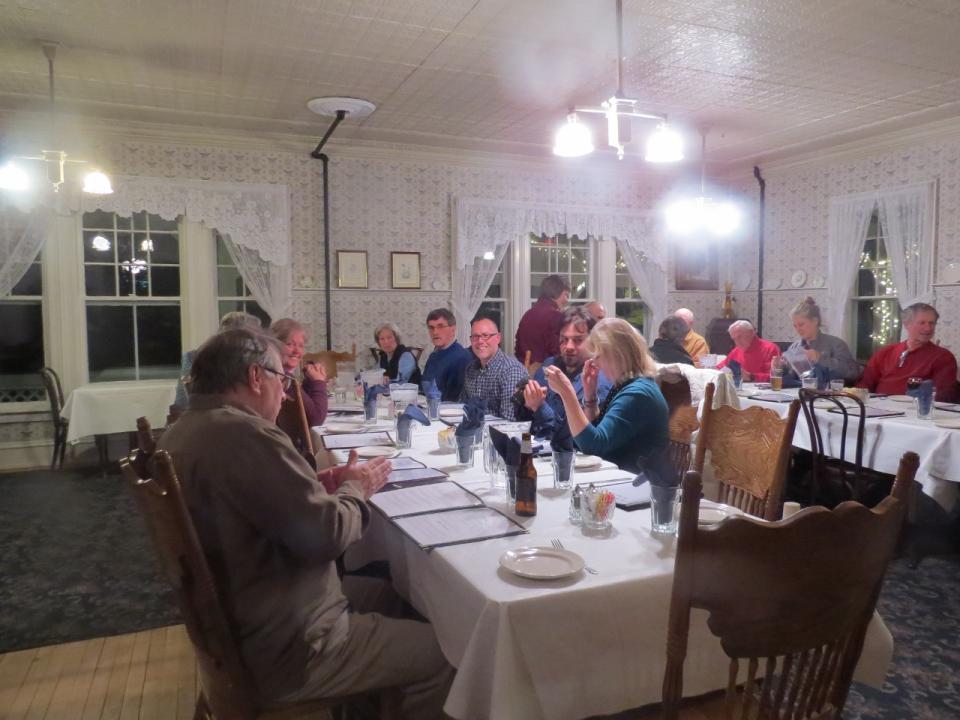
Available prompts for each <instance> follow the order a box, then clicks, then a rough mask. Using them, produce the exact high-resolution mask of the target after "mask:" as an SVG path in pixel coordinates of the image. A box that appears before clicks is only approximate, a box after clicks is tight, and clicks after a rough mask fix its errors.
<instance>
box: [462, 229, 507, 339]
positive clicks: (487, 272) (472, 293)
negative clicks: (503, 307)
mask: <svg viewBox="0 0 960 720" xmlns="http://www.w3.org/2000/svg"><path fill="white" fill-rule="evenodd" d="M507 247H508V245H498V246H497V249H496V250H494V251H493V260H484V259H483V258H482V257H478V258H474V260H473V262H472V263H471V264H470V265H468V266H467V267H465V268H460V269H459V270H456V271H454V273H453V292H452V293H451V303H452V304H453V314H454V316H455V317H456V318H457V336H458V339H459V340H460V343H461V344H463V345H464V347H466V346H467V345H468V344H469V336H470V325H469V323H470V321H471V320H472V319H473V316H474V315H476V314H477V310H479V309H480V305H481V304H482V303H483V299H484V297H486V294H487V290H489V289H490V283H492V282H493V278H494V276H495V275H496V274H497V270H498V269H499V268H500V263H501V262H503V256H504V255H506V254H507ZM500 329H501V330H503V328H500Z"/></svg>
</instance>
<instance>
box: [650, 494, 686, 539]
mask: <svg viewBox="0 0 960 720" xmlns="http://www.w3.org/2000/svg"><path fill="white" fill-rule="evenodd" d="M679 520H680V488H679V487H677V486H676V485H653V484H651V485H650V529H651V530H652V531H653V532H655V533H659V534H661V535H676V534H677V522H678V521H679Z"/></svg>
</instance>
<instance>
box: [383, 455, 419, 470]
mask: <svg viewBox="0 0 960 720" xmlns="http://www.w3.org/2000/svg"><path fill="white" fill-rule="evenodd" d="M390 464H391V465H392V466H393V469H394V470H412V469H414V468H425V467H426V465H424V464H423V463H422V462H420V461H419V460H414V459H413V458H412V457H407V456H406V455H398V456H397V457H395V458H393V459H392V460H391V461H390Z"/></svg>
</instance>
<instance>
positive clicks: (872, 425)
mask: <svg viewBox="0 0 960 720" xmlns="http://www.w3.org/2000/svg"><path fill="white" fill-rule="evenodd" d="M779 394H781V395H782V396H783V400H782V401H780V402H776V401H769V400H764V399H762V398H765V397H769V396H770V395H771V391H770V390H769V387H768V386H767V385H765V384H762V383H759V384H754V383H743V384H742V385H741V387H740V389H739V391H738V396H739V401H740V405H741V407H751V406H756V407H764V408H768V409H770V410H773V411H774V412H776V413H778V414H779V415H780V416H781V417H785V416H786V414H787V411H788V409H789V407H790V401H792V400H795V399H797V397H798V396H799V390H798V389H796V388H789V389H783V390H781V391H780V392H779ZM866 404H867V406H868V407H872V408H876V409H877V410H880V411H885V412H889V413H894V414H892V415H889V416H885V417H869V416H868V417H867V419H866V422H865V424H864V439H863V464H864V466H865V467H867V468H870V469H872V470H876V471H878V472H882V473H888V474H891V475H893V474H896V472H897V467H898V466H899V463H900V458H901V457H902V456H903V454H904V453H905V452H907V451H908V450H910V451H913V452H915V453H917V455H919V456H920V467H919V469H918V470H917V475H916V481H917V482H918V483H919V484H920V486H921V488H922V489H923V492H924V494H926V495H928V496H929V497H931V498H932V499H933V500H935V501H936V502H937V504H939V505H940V506H941V507H942V508H943V509H944V510H946V511H948V512H949V511H951V510H952V509H953V508H954V507H955V505H956V504H957V502H958V500H960V405H954V404H952V403H935V404H934V409H933V413H932V415H931V417H930V418H928V419H921V418H918V417H917V412H916V409H915V407H914V404H913V399H912V398H908V397H906V396H885V395H875V394H874V395H871V396H870V397H869V398H868V399H867V402H866ZM947 408H950V409H947ZM816 413H817V419H818V423H819V424H820V427H821V432H822V433H823V440H824V443H825V445H826V446H828V447H829V448H830V454H831V455H832V456H834V457H839V455H840V443H841V440H842V438H843V433H842V422H843V415H842V414H840V413H835V412H830V411H829V410H828V409H827V408H822V409H817V410H816ZM856 433H857V423H856V422H851V423H850V424H849V426H848V428H847V447H848V448H849V447H856V440H857V436H856ZM793 446H794V447H795V448H799V449H801V450H810V449H811V448H812V444H811V442H810V431H809V428H808V427H807V423H806V421H805V420H804V418H803V416H802V415H801V417H800V418H799V420H798V421H797V427H796V430H795V431H794V434H793ZM847 452H848V456H849V452H850V451H849V450H848V451H847Z"/></svg>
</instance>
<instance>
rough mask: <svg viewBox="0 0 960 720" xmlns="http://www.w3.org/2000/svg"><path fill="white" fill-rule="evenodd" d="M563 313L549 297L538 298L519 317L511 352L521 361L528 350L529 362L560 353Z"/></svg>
mask: <svg viewBox="0 0 960 720" xmlns="http://www.w3.org/2000/svg"><path fill="white" fill-rule="evenodd" d="M562 321H563V313H562V312H561V311H560V308H558V307H557V304H556V303H555V302H554V301H553V300H551V299H550V298H540V299H539V300H537V301H536V302H535V303H534V304H533V307H531V308H530V309H529V310H527V311H526V312H525V313H524V314H523V317H522V318H520V324H519V325H518V326H517V339H516V342H515V343H514V346H513V352H514V354H515V355H516V356H517V360H519V361H520V362H523V361H524V359H525V356H526V354H527V350H529V351H530V362H538V363H542V362H543V361H544V360H546V359H547V358H548V357H551V356H553V355H559V354H560V323H561V322H562Z"/></svg>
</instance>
